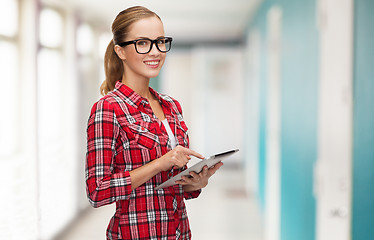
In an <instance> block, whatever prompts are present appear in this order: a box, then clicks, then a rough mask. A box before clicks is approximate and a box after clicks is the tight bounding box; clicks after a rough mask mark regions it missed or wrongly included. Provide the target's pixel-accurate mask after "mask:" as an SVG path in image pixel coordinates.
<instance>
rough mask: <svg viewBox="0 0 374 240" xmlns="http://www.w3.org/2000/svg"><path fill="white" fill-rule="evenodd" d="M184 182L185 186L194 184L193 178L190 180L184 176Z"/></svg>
mask: <svg viewBox="0 0 374 240" xmlns="http://www.w3.org/2000/svg"><path fill="white" fill-rule="evenodd" d="M181 178H182V181H181V182H183V183H184V185H188V184H192V183H193V182H194V181H193V178H190V177H188V176H182V177H181Z"/></svg>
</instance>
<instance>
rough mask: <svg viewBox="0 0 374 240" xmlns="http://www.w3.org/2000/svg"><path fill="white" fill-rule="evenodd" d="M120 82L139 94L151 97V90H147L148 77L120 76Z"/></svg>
mask: <svg viewBox="0 0 374 240" xmlns="http://www.w3.org/2000/svg"><path fill="white" fill-rule="evenodd" d="M122 83H123V84H125V85H127V86H128V87H130V88H131V89H132V90H134V91H135V92H136V93H137V94H139V95H140V96H142V97H144V98H147V99H151V95H152V94H151V92H150V91H149V78H134V77H132V78H129V77H126V76H125V75H123V76H122Z"/></svg>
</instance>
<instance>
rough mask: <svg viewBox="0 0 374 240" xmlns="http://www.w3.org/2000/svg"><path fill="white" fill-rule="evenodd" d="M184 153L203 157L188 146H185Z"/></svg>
mask: <svg viewBox="0 0 374 240" xmlns="http://www.w3.org/2000/svg"><path fill="white" fill-rule="evenodd" d="M184 153H185V154H187V155H192V156H194V157H197V158H200V159H204V156H203V155H201V154H200V153H197V152H195V151H194V150H191V149H189V148H185V149H184Z"/></svg>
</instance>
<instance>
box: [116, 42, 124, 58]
mask: <svg viewBox="0 0 374 240" xmlns="http://www.w3.org/2000/svg"><path fill="white" fill-rule="evenodd" d="M114 51H115V52H116V53H117V56H118V57H119V58H120V59H121V60H126V54H125V50H124V49H123V48H122V47H121V46H118V45H115V46H114Z"/></svg>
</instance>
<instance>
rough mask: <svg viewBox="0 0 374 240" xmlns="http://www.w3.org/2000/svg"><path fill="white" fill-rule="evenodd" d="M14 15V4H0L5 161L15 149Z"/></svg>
mask: <svg viewBox="0 0 374 240" xmlns="http://www.w3.org/2000/svg"><path fill="white" fill-rule="evenodd" d="M18 16H19V15H18V1H16V0H2V1H0V53H1V54H0V77H1V79H2V81H1V88H2V91H1V93H0V104H1V116H2V117H1V118H0V146H1V150H0V159H8V158H9V157H10V156H11V155H14V154H15V153H16V151H17V147H18V146H17V142H18V141H17V140H18V138H19V129H18V126H19V124H18V120H19V112H18V109H19V101H18V98H17V94H18V91H17V89H18V86H19V76H18V70H19V59H18V42H17V37H18Z"/></svg>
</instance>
